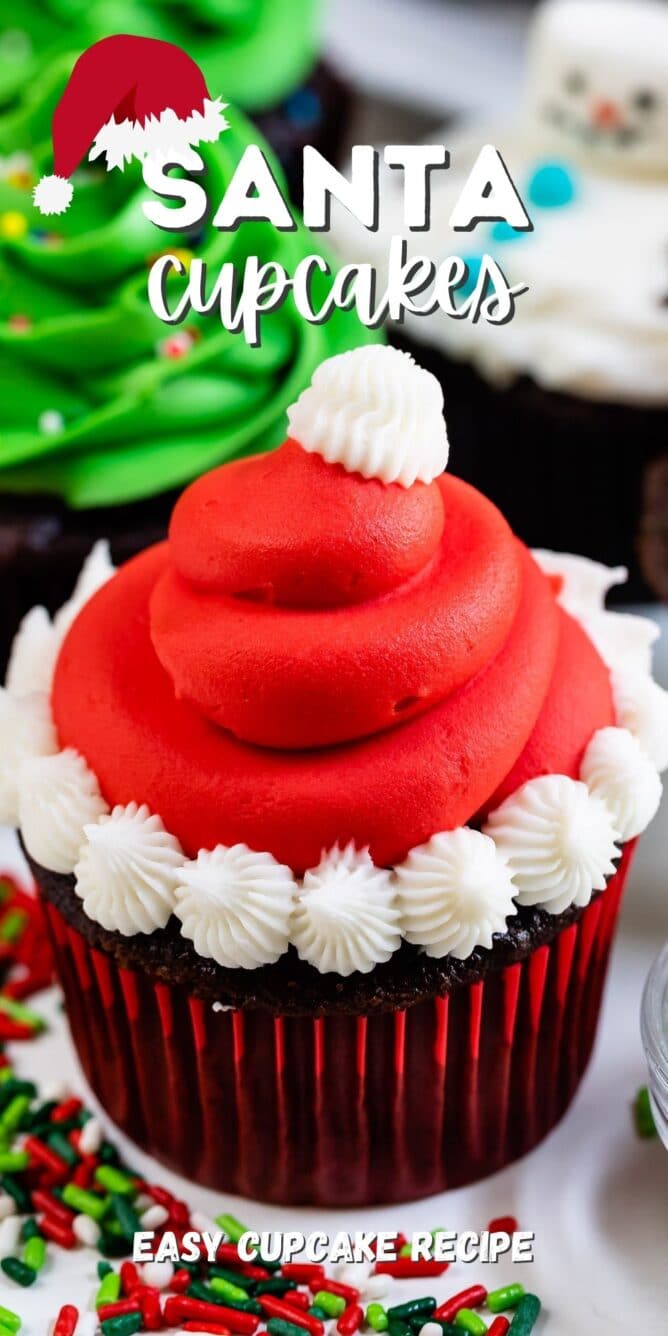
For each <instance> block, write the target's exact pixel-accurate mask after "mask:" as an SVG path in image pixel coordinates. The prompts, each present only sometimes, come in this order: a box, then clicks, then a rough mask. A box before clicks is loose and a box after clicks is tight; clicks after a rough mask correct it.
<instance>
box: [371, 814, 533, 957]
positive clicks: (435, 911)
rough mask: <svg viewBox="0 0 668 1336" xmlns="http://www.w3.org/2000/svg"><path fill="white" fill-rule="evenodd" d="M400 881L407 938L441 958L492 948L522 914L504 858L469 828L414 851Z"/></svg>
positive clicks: (401, 870)
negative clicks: (515, 916)
mask: <svg viewBox="0 0 668 1336" xmlns="http://www.w3.org/2000/svg"><path fill="white" fill-rule="evenodd" d="M397 882H398V886H399V907H400V910H401V924H402V930H403V934H404V936H405V937H406V939H407V940H408V941H409V942H413V943H414V944H415V945H417V946H422V947H424V950H425V952H426V954H427V955H428V956H434V957H436V958H437V959H440V958H441V957H443V956H455V957H456V958H457V959H458V960H466V959H467V958H468V956H470V955H471V952H472V951H474V950H475V948H476V947H478V946H482V947H485V948H487V949H490V948H491V947H492V946H493V936H494V933H495V932H500V933H504V932H505V931H506V920H507V919H508V918H510V917H511V916H512V915H513V914H516V913H517V910H516V908H515V905H514V904H513V896H514V894H515V888H514V886H513V883H512V879H511V874H510V869H509V867H508V864H507V862H506V860H505V858H504V857H503V855H502V854H501V853H500V852H499V850H498V849H497V848H496V846H495V844H494V841H493V840H491V839H490V838H489V836H488V835H483V834H481V832H480V831H478V830H470V829H469V828H468V827H467V826H463V827H460V829H458V830H450V831H446V832H444V833H443V834H440V835H434V836H433V837H432V839H431V840H429V841H428V843H427V844H421V845H419V846H418V847H417V848H415V849H411V852H410V853H409V855H408V857H407V858H406V860H405V862H404V863H402V864H401V866H400V867H398V868H397Z"/></svg>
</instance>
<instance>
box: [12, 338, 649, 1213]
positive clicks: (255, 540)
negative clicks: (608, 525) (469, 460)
mask: <svg viewBox="0 0 668 1336" xmlns="http://www.w3.org/2000/svg"><path fill="white" fill-rule="evenodd" d="M289 421H290V437H289V439H288V440H287V441H286V442H285V443H284V444H283V445H282V446H281V447H280V448H279V449H278V450H276V451H275V452H274V453H272V454H268V455H261V456H255V457H252V458H250V459H246V460H240V461H235V462H232V463H229V464H227V465H224V466H223V467H221V468H218V469H216V470H214V471H213V472H211V473H209V474H207V475H205V476H204V477H202V478H200V479H199V480H198V481H196V482H195V483H193V484H192V485H191V486H190V487H189V488H188V489H187V490H186V491H185V492H184V493H183V495H182V497H181V498H180V500H179V501H178V503H177V505H176V507H175V509H174V513H173V516H172V521H171V526H170V531H169V539H168V541H167V542H165V543H161V544H157V545H155V546H154V547H151V548H149V549H147V550H146V551H145V552H144V553H142V554H141V555H140V556H138V557H135V558H134V559H133V560H132V561H130V562H129V563H128V564H127V565H125V566H123V567H122V568H121V569H120V570H118V571H117V573H116V574H114V575H112V576H111V578H109V579H108V580H107V581H106V583H104V584H103V585H102V587H101V588H99V589H98V590H97V592H96V593H95V594H94V595H93V597H92V598H90V599H89V600H88V601H86V600H85V597H84V596H83V595H81V594H80V596H79V598H78V600H77V601H76V603H75V605H74V606H73V607H72V608H70V609H69V611H68V612H67V614H66V615H65V617H64V621H65V623H66V624H67V625H68V627H69V629H67V630H65V631H64V630H63V628H62V626H56V625H54V626H53V627H52V628H51V637H50V639H49V637H48V631H49V628H48V627H46V626H44V625H41V626H40V627H37V628H35V630H34V634H32V633H30V628H29V627H28V628H27V629H26V628H24V632H23V635H22V637H21V640H20V643H19V644H18V646H17V649H16V653H15V654H14V656H13V665H12V673H11V676H10V680H9V681H8V684H7V687H6V688H5V690H4V692H3V695H2V697H0V705H1V708H2V712H3V737H4V739H5V742H4V747H3V753H2V757H1V759H0V767H1V768H0V797H1V799H2V806H1V809H0V816H1V817H4V818H5V819H7V820H9V821H12V822H14V823H15V824H17V825H18V827H19V828H20V832H21V838H22V841H23V845H24V847H25V849H26V851H27V854H28V856H29V858H30V861H31V865H32V868H33V870H34V875H35V878H36V881H37V883H38V886H39V889H40V893H41V896H42V898H43V901H44V904H45V907H46V913H47V916H48V921H49V924H50V930H51V934H52V938H53V945H54V950H55V956H56V962H57V968H58V970H59V973H60V978H61V980H62V983H63V987H64V990H65V997H66V1003H67V1010H68V1014H69V1020H70V1025H71V1029H72V1034H73V1036H74V1041H75V1044H76V1046H77V1049H78V1052H79V1056H80V1059H81V1062H82V1064H83V1068H84V1071H85V1073H86V1076H87V1078H88V1080H89V1082H90V1084H91V1086H92V1088H93V1089H94V1091H95V1093H96V1094H97V1096H98V1098H99V1099H100V1100H101V1102H102V1104H103V1105H104V1107H105V1108H106V1109H107V1111H108V1112H109V1113H110V1115H111V1116H112V1118H113V1119H114V1120H115V1122H116V1123H118V1125H119V1126H120V1127H122V1128H123V1130H124V1131H125V1132H127V1133H128V1134H129V1135H130V1136H131V1137H132V1138H133V1139H134V1140H135V1141H136V1142H137V1143H139V1144H140V1145H141V1146H143V1147H145V1148H146V1149H147V1150H149V1151H150V1152H151V1153H152V1154H154V1155H156V1156H157V1157H158V1158H159V1159H161V1160H164V1161H165V1162H166V1163H168V1164H170V1165H171V1166H173V1167H174V1168H176V1169H178V1170H179V1171H180V1172H182V1173H184V1174H186V1175H187V1176H189V1177H191V1178H194V1179H197V1180H199V1181H201V1182H203V1183H206V1184H207V1185H209V1186H210V1187H215V1188H218V1189H221V1190H224V1191H227V1192H232V1193H238V1194H241V1195H243V1196H248V1197H255V1198H260V1199H263V1200H270V1201H275V1202H286V1203H287V1202H290V1203H295V1204H296V1203H311V1204H317V1205H320V1206H343V1205H347V1206H353V1205H356V1206H359V1205H363V1204H368V1203H371V1202H388V1201H395V1200H403V1199H407V1198H415V1197H420V1196H423V1195H427V1194H431V1193H435V1192H439V1191H441V1190H442V1189H444V1188H451V1187H457V1186H459V1185H460V1184H463V1183H467V1182H471V1181H473V1180H475V1179H478V1178H480V1177H481V1176H482V1175H485V1174H488V1173H490V1172H492V1171H493V1170H496V1169H500V1168H501V1167H502V1166H503V1165H505V1164H507V1163H508V1162H509V1161H511V1160H512V1159H514V1158H515V1157H517V1156H519V1155H521V1154H523V1153H524V1152H525V1151H528V1150H529V1149H530V1148H531V1147H532V1146H534V1145H536V1143H537V1142H539V1141H540V1140H541V1138H542V1137H544V1136H545V1134H546V1133H547V1132H548V1130H549V1129H550V1128H551V1127H552V1126H553V1125H554V1123H555V1122H556V1121H557V1119H558V1118H559V1117H560V1116H561V1115H562V1114H563V1112H564V1110H565V1109H566V1108H567V1106H568V1104H569V1102H570V1100H571V1098H572V1097H573V1095H574V1092H575V1090H576V1088H577V1086H578V1083H579V1080H580V1078H581V1076H582V1073H583V1071H584V1069H585V1067H586V1065H587V1060H588V1058H589V1054H590V1051H591V1047H592V1043H593V1039H594V1035H595V1031H596V1023H597V1016H598V1011H599V1003H600V998H601V990H602V987H603V982H604V978H605V972H606V965H607V959H608V952H609V948H610V943H611V940H612V936H613V932H614V925H615V918H616V914H617V909H618V906H619V901H620V896H621V894H622V890H623V888H624V882H625V879H626V874H627V871H628V867H629V863H630V860H631V856H632V853H633V849H634V845H635V842H636V839H637V837H638V835H639V834H640V833H641V831H642V830H643V829H644V828H645V826H646V825H647V823H648V822H649V821H650V819H651V817H652V816H653V815H654V813H655V811H656V809H657V806H658V803H659V799H660V795H661V782H660V779H659V770H660V769H661V768H662V767H664V766H665V765H666V764H667V763H668V694H667V693H664V692H662V690H661V689H660V688H659V687H658V686H657V685H656V684H655V683H654V682H653V681H652V678H651V675H650V654H651V644H652V641H653V639H654V637H655V635H656V627H655V626H654V624H653V623H652V622H647V621H645V620H644V619H642V618H636V617H632V616H629V615H624V614H615V613H610V612H608V611H606V610H605V609H604V607H603V598H604V594H605V591H606V589H607V587H608V586H609V585H610V584H611V583H612V582H613V581H614V580H615V579H617V578H618V574H619V573H618V572H616V571H612V572H608V571H606V570H605V569H604V568H602V567H599V566H594V565H593V564H592V563H590V562H587V561H585V560H582V559H578V558H576V557H561V556H556V555H555V554H552V553H549V552H539V553H536V554H534V555H532V554H531V553H530V552H529V550H528V549H527V548H526V547H525V546H524V545H523V544H522V543H521V542H520V541H519V540H518V539H517V538H515V536H514V535H513V533H512V531H511V529H510V528H509V526H508V525H507V523H506V521H505V520H504V519H503V517H502V516H501V514H500V512H499V511H498V510H497V509H496V508H495V507H494V505H493V504H492V503H491V502H490V501H488V500H487V499H486V498H485V497H483V496H482V495H481V494H480V493H478V492H476V491H475V490H474V489H473V488H472V487H470V486H469V485H468V484H466V483H464V482H462V481H461V480H460V479H458V478H456V477H454V476H452V475H450V474H448V473H445V474H444V473H443V469H444V467H445V465H446V462H447V455H448V442H447V435H446V430H445V426H444V421H443V416H442V394H441V391H440V387H439V385H438V383H437V381H436V380H435V379H434V378H433V377H432V376H430V375H429V373H427V372H425V371H424V370H422V369H421V368H419V367H418V366H417V365H416V364H415V363H414V362H413V361H412V359H411V358H410V357H409V356H408V355H406V354H403V353H400V352H399V351H397V350H395V349H388V348H384V347H375V348H366V349H358V350H355V351H352V352H348V353H345V354H341V355H339V356H337V357H334V358H331V359H330V360H329V361H327V362H325V363H323V364H322V365H321V366H320V367H319V369H318V370H317V371H316V373H315V376H314V378H313V382H312V384H311V386H310V388H309V389H307V390H306V391H304V392H303V393H302V395H301V396H300V397H299V399H298V400H297V401H296V403H295V404H294V405H293V406H292V408H291V409H290V412H289ZM38 632H39V634H38ZM221 1146H222V1147H224V1154H222V1155H221Z"/></svg>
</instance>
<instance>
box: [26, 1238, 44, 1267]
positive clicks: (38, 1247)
mask: <svg viewBox="0 0 668 1336" xmlns="http://www.w3.org/2000/svg"><path fill="white" fill-rule="evenodd" d="M22 1260H23V1262H24V1263H25V1265H26V1266H29V1267H30V1268H31V1270H32V1271H41V1270H42V1267H43V1266H44V1263H45V1261H46V1243H45V1241H44V1239H43V1238H42V1236H41V1234H35V1235H33V1237H32V1238H31V1239H28V1242H27V1243H26V1245H25V1248H24V1249H23V1259H22Z"/></svg>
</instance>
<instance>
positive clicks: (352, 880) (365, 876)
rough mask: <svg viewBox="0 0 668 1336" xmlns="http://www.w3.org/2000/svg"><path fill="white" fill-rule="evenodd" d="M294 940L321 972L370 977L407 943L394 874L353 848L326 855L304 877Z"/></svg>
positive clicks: (302, 954)
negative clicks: (400, 918)
mask: <svg viewBox="0 0 668 1336" xmlns="http://www.w3.org/2000/svg"><path fill="white" fill-rule="evenodd" d="M291 940H292V942H293V943H294V945H295V946H296V948H297V951H298V952H299V955H300V956H301V958H302V960H307V961H308V962H309V964H311V965H314V966H315V968H316V969H317V970H319V971H320V972H321V974H329V973H335V974H341V975H343V977H344V978H345V977H347V976H348V975H349V974H354V973H355V972H359V973H360V974H368V973H369V972H370V970H372V969H373V968H374V966H375V965H380V964H381V963H382V962H383V961H385V960H389V959H390V956H392V955H393V954H394V952H395V951H397V950H398V948H399V946H400V945H401V932H400V928H399V909H398V907H397V903H396V894H395V890H394V887H393V885H392V879H391V876H390V873H389V872H388V871H387V870H386V869H385V868H379V867H376V866H375V865H374V863H373V862H372V860H371V858H370V856H369V851H368V849H356V848H355V846H354V845H353V844H348V845H346V847H345V849H339V848H334V849H332V850H330V852H329V853H327V854H324V855H323V857H322V859H321V861H320V863H319V864H318V866H317V867H316V868H313V869H312V870H311V871H309V872H307V873H306V876H305V877H304V881H303V884H302V887H301V890H300V892H299V895H298V897H297V902H296V905H295V910H294V914H293V918H292V925H291Z"/></svg>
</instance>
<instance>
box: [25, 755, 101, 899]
mask: <svg viewBox="0 0 668 1336" xmlns="http://www.w3.org/2000/svg"><path fill="white" fill-rule="evenodd" d="M108 811H109V808H108V806H107V804H106V802H105V801H104V798H103V797H102V794H101V793H100V789H99V786H98V782H97V779H96V778H95V775H94V774H93V772H92V770H89V768H88V766H87V765H86V762H85V761H84V759H83V756H80V755H79V753H78V752H76V751H75V750H74V748H72V747H68V748H67V750H66V751H62V752H56V753H55V755H53V756H38V757H34V758H33V759H32V760H28V761H24V762H23V765H22V766H21V770H20V775H19V825H20V827H21V835H22V837H23V842H24V844H25V846H26V849H27V850H28V853H29V854H30V856H31V858H34V859H35V862H36V863H40V864H41V866H42V867H45V868H48V869H49V870H50V871H51V872H62V873H69V872H73V871H74V867H75V865H76V863H77V860H78V858H79V852H80V850H81V845H82V844H83V842H84V839H85V835H84V829H85V827H86V825H88V824H89V823H90V822H93V821H97V819H98V817H100V816H102V815H103V814H104V813H105V812H108Z"/></svg>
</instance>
